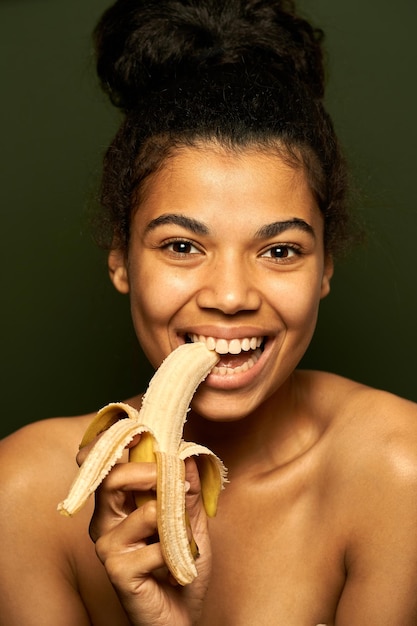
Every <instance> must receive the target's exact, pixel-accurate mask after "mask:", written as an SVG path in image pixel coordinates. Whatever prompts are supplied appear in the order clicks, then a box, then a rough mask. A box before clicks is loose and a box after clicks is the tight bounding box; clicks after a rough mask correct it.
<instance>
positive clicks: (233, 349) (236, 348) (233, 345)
mask: <svg viewBox="0 0 417 626" xmlns="http://www.w3.org/2000/svg"><path fill="white" fill-rule="evenodd" d="M229 352H230V354H240V353H241V352H242V345H241V343H240V341H239V339H232V341H229Z"/></svg>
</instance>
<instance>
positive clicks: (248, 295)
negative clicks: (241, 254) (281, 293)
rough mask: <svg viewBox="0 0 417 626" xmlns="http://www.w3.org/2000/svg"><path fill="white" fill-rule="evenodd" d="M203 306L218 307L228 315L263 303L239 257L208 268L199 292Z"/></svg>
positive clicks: (198, 299) (198, 301)
mask: <svg viewBox="0 0 417 626" xmlns="http://www.w3.org/2000/svg"><path fill="white" fill-rule="evenodd" d="M197 303H198V305H199V307H201V308H203V309H216V310H218V311H221V312H222V313H224V314H225V315H235V314H236V313H239V312H243V311H256V310H257V309H258V308H259V307H260V305H261V294H260V292H259V291H258V289H257V287H256V283H255V280H254V279H253V277H252V276H251V273H250V271H248V268H247V267H245V264H244V263H242V262H241V261H240V263H239V262H235V263H231V262H230V259H229V262H228V263H221V264H220V263H218V264H217V265H216V267H213V268H211V270H210V271H209V272H208V275H207V277H206V280H205V281H204V285H203V286H202V287H201V289H200V291H199V292H198V295H197Z"/></svg>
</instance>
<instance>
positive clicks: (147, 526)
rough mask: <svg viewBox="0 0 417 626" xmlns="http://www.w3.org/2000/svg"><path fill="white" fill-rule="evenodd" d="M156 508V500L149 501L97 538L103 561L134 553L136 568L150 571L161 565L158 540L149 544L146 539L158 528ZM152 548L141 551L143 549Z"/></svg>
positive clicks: (97, 550) (98, 549)
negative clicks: (135, 555)
mask: <svg viewBox="0 0 417 626" xmlns="http://www.w3.org/2000/svg"><path fill="white" fill-rule="evenodd" d="M156 516H157V507H156V502H155V501H149V502H148V503H147V504H146V505H144V506H143V507H141V508H140V509H136V510H135V511H133V512H132V513H131V514H130V515H129V516H127V517H126V518H125V519H124V520H122V521H121V522H120V523H119V524H118V525H117V526H115V527H114V528H113V529H112V530H110V531H109V532H108V533H106V534H105V535H102V536H100V537H99V538H98V539H97V541H96V552H97V555H98V557H99V559H100V560H101V561H102V563H104V564H107V563H108V562H109V559H112V558H113V557H114V558H116V559H117V558H118V557H121V556H122V555H127V554H130V553H131V552H137V554H138V557H137V558H138V559H140V560H139V561H138V570H137V573H139V572H141V573H142V574H144V573H149V571H152V569H155V568H157V567H161V566H163V558H162V553H161V550H160V546H159V543H158V544H156V543H153V544H150V545H148V543H147V538H148V537H150V536H152V535H154V534H155V532H156V527H157V521H156ZM148 547H149V548H154V549H153V550H147V551H146V552H145V553H143V552H142V551H143V550H144V549H145V548H148Z"/></svg>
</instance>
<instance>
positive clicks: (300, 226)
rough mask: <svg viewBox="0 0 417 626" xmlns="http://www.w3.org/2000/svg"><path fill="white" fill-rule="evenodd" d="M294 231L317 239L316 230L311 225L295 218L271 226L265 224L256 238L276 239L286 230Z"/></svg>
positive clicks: (257, 232)
mask: <svg viewBox="0 0 417 626" xmlns="http://www.w3.org/2000/svg"><path fill="white" fill-rule="evenodd" d="M292 229H297V230H302V231H304V232H306V233H308V234H309V235H311V236H312V237H313V238H314V239H315V238H316V235H315V232H314V229H313V228H312V227H311V226H310V224H308V223H307V222H306V221H304V220H302V219H300V218H299V217H293V218H292V219H290V220H283V221H282V222H272V223H271V224H265V226H261V228H259V230H257V231H256V234H255V236H256V237H257V238H258V239H269V238H271V237H276V236H277V235H280V234H281V233H283V232H284V231H286V230H292Z"/></svg>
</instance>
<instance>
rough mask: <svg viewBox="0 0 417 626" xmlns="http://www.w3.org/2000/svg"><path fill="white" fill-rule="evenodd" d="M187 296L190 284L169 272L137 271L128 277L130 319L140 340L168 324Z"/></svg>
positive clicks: (166, 326) (144, 339)
mask: <svg viewBox="0 0 417 626" xmlns="http://www.w3.org/2000/svg"><path fill="white" fill-rule="evenodd" d="M189 297H190V285H189V283H188V282H186V281H184V280H182V279H181V276H178V275H176V274H175V273H173V272H164V271H161V272H158V273H157V272H155V271H145V270H144V269H142V271H140V272H137V273H136V275H135V277H134V281H131V290H130V300H131V311H132V318H133V323H134V326H135V330H136V334H137V336H138V339H139V341H140V342H141V343H142V344H143V342H144V341H146V340H147V339H149V338H152V334H154V333H155V332H158V330H159V331H160V330H161V329H162V328H163V329H164V331H166V330H167V328H168V324H169V322H170V320H171V319H172V318H173V316H174V315H175V314H176V313H177V312H178V310H179V309H180V308H181V307H182V306H183V305H184V304H185V303H186V302H187V300H188V299H189Z"/></svg>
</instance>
